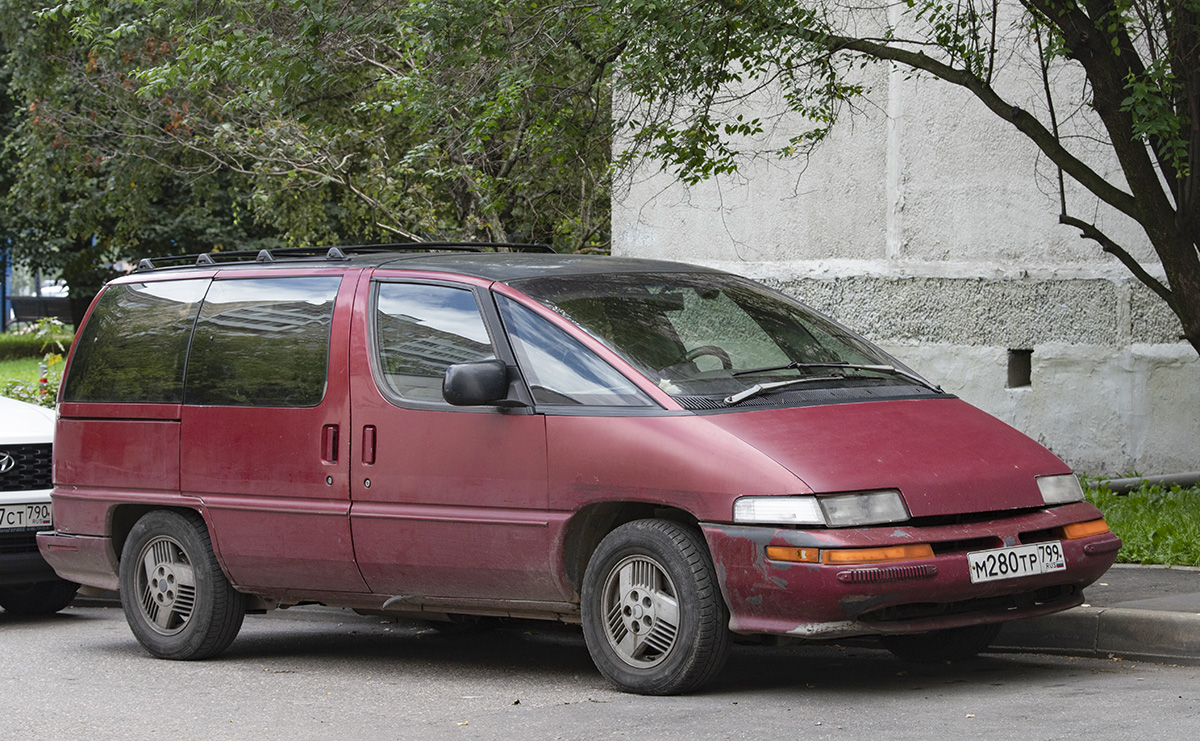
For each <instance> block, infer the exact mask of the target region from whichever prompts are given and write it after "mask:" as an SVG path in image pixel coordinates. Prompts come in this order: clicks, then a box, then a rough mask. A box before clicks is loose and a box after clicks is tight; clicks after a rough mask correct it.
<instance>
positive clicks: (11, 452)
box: [0, 443, 54, 491]
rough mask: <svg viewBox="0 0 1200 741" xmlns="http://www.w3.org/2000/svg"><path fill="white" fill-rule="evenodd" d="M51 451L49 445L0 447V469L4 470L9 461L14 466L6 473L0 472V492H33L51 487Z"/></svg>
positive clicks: (52, 472)
mask: <svg viewBox="0 0 1200 741" xmlns="http://www.w3.org/2000/svg"><path fill="white" fill-rule="evenodd" d="M51 449H52V446H51V445H50V443H43V444H40V445H5V446H3V447H0V468H5V467H6V466H5V465H4V464H6V463H8V462H9V461H10V460H11V461H12V462H13V464H15V465H13V466H12V467H11V468H9V470H7V471H0V491H34V490H36V489H49V488H50V487H51V486H53V478H54V470H53V467H52V465H51V457H50V456H51ZM5 456H7V458H6V457H5Z"/></svg>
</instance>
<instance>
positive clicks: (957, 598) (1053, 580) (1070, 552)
mask: <svg viewBox="0 0 1200 741" xmlns="http://www.w3.org/2000/svg"><path fill="white" fill-rule="evenodd" d="M1100 517H1101V514H1100V511H1099V510H1097V509H1096V508H1095V507H1092V506H1091V505H1090V504H1086V503H1078V504H1070V505H1065V506H1061V507H1054V508H1048V509H1041V510H1037V511H1033V512H1026V513H1022V514H1017V515H1012V516H1006V515H1004V514H1000V515H997V516H995V517H994V518H989V519H986V520H983V521H979V522H973V523H967V524H954V525H932V526H913V525H910V524H902V525H898V526H886V527H872V528H848V529H842V530H832V529H831V530H793V529H782V528H778V529H777V528H773V527H762V526H744V525H723V524H715V523H702V524H701V528H702V530H703V531H704V536H705V538H706V540H707V541H708V546H709V551H710V552H711V553H712V556H713V563H714V565H715V567H716V570H717V578H718V579H719V581H720V584H721V590H722V593H723V594H724V596H725V601H726V604H728V606H729V612H730V620H729V627H730V629H731V630H732V631H733V632H735V633H742V634H769V635H792V636H798V637H805V638H836V637H840V636H852V635H868V634H885V633H915V632H923V631H930V630H941V629H945V628H955V627H961V626H965V625H975V624H980V623H989V622H998V621H1002V620H1012V619H1016V618H1024V617H1034V616H1037V615H1045V614H1049V613H1053V612H1058V611H1060V610H1065V609H1068V608H1070V607H1075V606H1076V605H1079V604H1081V603H1082V602H1083V589H1084V587H1086V586H1088V585H1089V584H1091V583H1092V582H1094V581H1095V580H1096V579H1098V578H1099V577H1100V576H1101V575H1102V574H1103V573H1104V572H1105V571H1107V570H1108V568H1109V567H1110V566H1111V565H1112V564H1113V562H1114V561H1115V560H1116V557H1117V551H1118V550H1119V549H1120V547H1121V539H1120V538H1118V537H1117V536H1116V535H1114V534H1112V533H1111V532H1108V533H1102V534H1099V535H1094V536H1091V537H1087V538H1079V539H1075V540H1067V539H1063V538H1061V536H1060V535H1059V529H1060V528H1061V527H1062V526H1064V525H1067V524H1071V523H1076V522H1086V521H1088V520H1094V519H1099V518H1100ZM1049 540H1061V543H1062V547H1063V551H1064V553H1065V556H1066V564H1067V568H1066V569H1065V570H1063V571H1056V572H1052V573H1046V574H1038V575H1035V576H1023V577H1018V578H1012V579H1002V580H999V581H991V582H984V583H979V584H973V583H971V579H970V575H969V573H968V569H967V553H968V552H971V551H978V550H987V549H991V548H999V547H1003V546H1012V545H1021V544H1027V543H1035V542H1045V541H1049ZM918 543H928V544H930V545H932V546H933V551H934V556H933V557H932V558H924V559H919V560H910V561H896V562H888V563H883V564H877V565H872V564H856V565H826V564H821V563H792V562H784V561H773V560H770V559H768V558H767V556H766V548H767V546H773V545H778V546H793V547H798V548H812V549H829V548H839V549H841V548H875V547H883V546H894V545H912V544H918Z"/></svg>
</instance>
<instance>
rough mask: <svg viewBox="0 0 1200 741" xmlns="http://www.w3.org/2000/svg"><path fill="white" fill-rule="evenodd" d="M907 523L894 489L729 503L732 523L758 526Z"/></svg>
mask: <svg viewBox="0 0 1200 741" xmlns="http://www.w3.org/2000/svg"><path fill="white" fill-rule="evenodd" d="M907 519H908V508H906V507H905V506H904V500H903V499H902V498H901V496H900V492H898V491H896V490H894V489H886V490H883V491H864V492H856V493H854V494H838V495H836V496H832V497H812V496H806V497H742V498H741V499H739V500H737V501H736V502H734V503H733V521H734V522H736V523H747V524H760V525H828V526H829V527H851V526H854V525H879V524H882V523H885V522H901V521H903V520H907Z"/></svg>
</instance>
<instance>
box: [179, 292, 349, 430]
mask: <svg viewBox="0 0 1200 741" xmlns="http://www.w3.org/2000/svg"><path fill="white" fill-rule="evenodd" d="M340 283H341V278H339V277H337V276H322V277H302V278H248V279H237V280H217V281H213V283H212V287H211V288H209V290H208V295H207V296H206V297H205V298H204V306H203V308H202V309H201V311H200V318H199V320H198V321H197V322H196V332H195V339H194V340H193V341H192V352H191V356H190V357H189V359H188V366H187V393H186V395H185V397H184V402H185V403H187V404H193V405H201V406H266V407H307V406H315V405H317V404H319V403H320V402H321V399H322V398H323V397H324V396H325V383H326V378H327V375H328V367H329V335H330V329H331V327H332V326H333V305H334V299H335V298H336V297H337V291H338V285H339V284H340Z"/></svg>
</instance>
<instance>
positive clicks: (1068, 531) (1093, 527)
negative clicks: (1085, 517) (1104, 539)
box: [1062, 519, 1109, 540]
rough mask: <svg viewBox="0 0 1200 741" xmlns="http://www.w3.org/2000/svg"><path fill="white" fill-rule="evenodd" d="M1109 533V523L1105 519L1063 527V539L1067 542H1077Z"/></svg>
mask: <svg viewBox="0 0 1200 741" xmlns="http://www.w3.org/2000/svg"><path fill="white" fill-rule="evenodd" d="M1108 531H1109V528H1108V523H1107V522H1105V521H1104V520H1103V519H1099V520H1089V521H1087V522H1073V523H1071V524H1070V525H1063V529H1062V533H1063V537H1064V538H1066V539H1067V540H1076V539H1078V538H1086V537H1089V536H1091V535H1099V534H1100V533H1107V532H1108Z"/></svg>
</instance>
